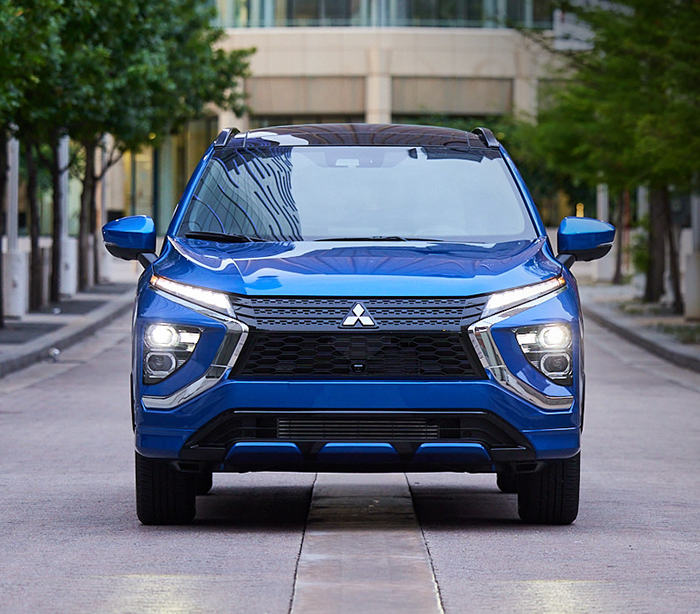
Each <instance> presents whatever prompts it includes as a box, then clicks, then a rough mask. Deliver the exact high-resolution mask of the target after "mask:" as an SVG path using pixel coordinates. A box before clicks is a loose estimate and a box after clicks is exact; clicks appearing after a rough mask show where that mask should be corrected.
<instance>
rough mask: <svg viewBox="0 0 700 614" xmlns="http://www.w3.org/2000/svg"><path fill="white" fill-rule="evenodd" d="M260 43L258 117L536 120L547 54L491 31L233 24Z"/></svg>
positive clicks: (229, 42)
mask: <svg viewBox="0 0 700 614" xmlns="http://www.w3.org/2000/svg"><path fill="white" fill-rule="evenodd" d="M222 46H224V47H225V48H227V49H234V48H248V47H255V48H256V49H257V51H256V53H255V54H254V55H253V57H252V60H251V73H252V77H250V78H249V79H247V81H246V84H245V89H246V92H247V93H248V95H249V101H248V104H249V106H250V107H251V109H252V112H253V115H255V116H263V117H268V116H318V115H329V116H333V115H346V116H347V115H353V116H359V117H364V119H365V121H368V122H390V121H391V119H392V115H430V114H436V115H457V116H460V115H461V116H469V115H499V114H503V113H511V112H515V113H516V114H521V115H525V116H534V115H535V113H536V110H537V91H538V81H539V80H540V79H543V78H546V76H547V70H546V69H547V63H548V60H549V58H548V56H547V54H546V52H545V51H544V50H542V49H541V48H539V47H538V46H537V45H535V44H534V43H532V42H531V41H529V40H528V39H526V38H525V37H523V36H522V35H521V34H520V33H519V32H517V31H516V30H507V29H495V28H494V29H489V28H229V29H227V30H226V39H225V41H224V42H223V45H222Z"/></svg>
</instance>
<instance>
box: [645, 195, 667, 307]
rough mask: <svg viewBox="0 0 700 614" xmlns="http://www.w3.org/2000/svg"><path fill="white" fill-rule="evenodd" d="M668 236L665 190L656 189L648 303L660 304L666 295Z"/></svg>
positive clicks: (652, 199) (651, 216) (651, 199)
mask: <svg viewBox="0 0 700 614" xmlns="http://www.w3.org/2000/svg"><path fill="white" fill-rule="evenodd" d="M666 234H667V233H666V215H665V212H664V190H656V189H654V190H652V191H651V193H650V195H649V269H648V270H647V279H646V286H645V288H644V300H645V302H647V303H656V302H658V301H659V300H660V299H661V297H662V296H663V293H664V270H665V260H666Z"/></svg>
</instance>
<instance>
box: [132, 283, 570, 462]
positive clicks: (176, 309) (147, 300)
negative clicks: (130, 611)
mask: <svg viewBox="0 0 700 614" xmlns="http://www.w3.org/2000/svg"><path fill="white" fill-rule="evenodd" d="M145 295H146V296H145V297H144V296H142V297H141V299H142V300H140V305H139V307H138V310H137V318H136V322H137V324H136V326H135V350H136V351H135V353H134V369H135V371H136V370H137V369H139V366H140V361H141V356H140V355H139V352H138V338H139V335H140V334H141V332H142V329H143V327H144V326H146V325H147V324H148V323H149V322H154V321H158V320H160V319H161V318H162V317H163V316H162V314H163V312H164V311H165V310H164V305H165V306H167V312H168V316H169V318H180V319H186V323H189V324H193V323H196V322H199V325H200V326H201V327H202V328H203V329H204V331H205V332H204V334H209V335H210V340H211V341H213V342H214V343H208V344H206V346H204V345H203V346H202V347H200V348H198V349H197V350H195V354H194V355H193V358H192V359H191V362H190V364H189V365H186V367H185V368H183V369H182V370H181V372H179V373H176V374H175V375H174V376H171V377H170V378H168V379H167V380H165V381H164V383H163V384H162V385H158V386H143V385H141V384H140V383H139V381H138V378H135V380H136V387H135V390H134V398H135V399H137V401H136V403H135V427H136V447H137V450H138V451H139V453H141V454H142V455H144V456H150V457H157V458H169V459H173V460H180V461H183V462H197V463H207V464H209V465H210V466H211V467H213V468H215V469H216V470H230V471H249V470H270V469H283V470H292V471H303V470H323V469H326V470H339V471H340V470H345V469H346V468H349V470H354V471H366V470H409V469H412V470H416V471H419V470H430V469H437V470H445V469H454V470H459V471H493V470H495V469H496V468H497V467H498V466H500V465H502V464H504V463H506V464H507V463H511V464H512V463H532V462H537V461H540V460H546V459H561V458H568V457H571V456H574V455H575V454H576V453H577V452H578V451H579V448H580V424H581V419H580V408H579V405H578V399H577V397H578V395H576V394H574V392H573V391H575V390H578V389H579V385H580V374H579V373H578V369H576V370H575V372H574V373H575V375H574V384H573V386H572V387H562V386H558V385H555V384H553V383H552V382H550V381H549V380H546V378H544V376H542V375H541V374H540V373H539V372H536V371H535V370H534V369H533V368H532V367H530V366H529V365H528V364H527V361H526V360H525V359H524V357H523V356H522V353H521V352H520V351H519V349H518V348H517V346H516V347H513V345H514V344H515V341H514V336H513V334H512V332H511V330H512V329H511V328H509V327H511V326H522V325H523V324H524V323H541V322H548V321H551V319H552V318H554V319H557V320H559V321H565V322H568V323H570V324H572V325H573V328H574V329H575V332H578V329H577V328H576V327H577V326H578V321H577V304H576V300H575V294H573V292H571V293H570V292H560V293H558V294H557V295H552V296H551V297H547V298H545V299H544V300H539V301H537V302H536V303H535V304H533V305H531V306H530V307H528V306H525V307H523V308H519V309H518V310H517V311H516V312H515V313H513V314H512V315H509V316H508V317H499V318H496V319H489V322H487V324H488V330H486V329H484V328H483V327H482V328H481V329H480V330H475V329H473V330H471V331H470V332H472V339H473V340H475V341H476V342H477V343H475V345H477V347H478V341H479V339H474V336H475V334H474V333H475V332H476V333H478V334H477V336H479V337H480V338H481V339H487V341H490V342H491V344H492V346H491V347H485V348H484V347H483V346H482V347H481V348H480V349H482V350H483V349H486V350H487V351H493V350H494V349H495V355H496V358H497V359H498V360H500V363H501V364H499V365H498V369H487V374H488V377H486V378H484V379H472V380H469V381H462V380H449V381H425V380H423V381H409V380H355V381H342V380H308V379H307V380H304V379H296V380H280V379H268V380H264V381H256V380H250V379H249V380H241V379H231V378H230V377H229V375H230V372H231V370H230V366H231V365H232V364H233V362H235V354H234V353H233V352H239V351H240V349H241V345H242V343H241V345H238V346H236V348H234V349H232V354H231V356H228V354H227V356H224V357H223V358H225V360H223V361H222V360H218V361H217V358H218V359H220V358H221V348H222V347H224V346H225V345H226V336H227V334H228V333H229V332H230V329H231V326H232V325H231V322H230V321H229V322H226V321H222V317H221V316H220V315H216V316H214V315H212V314H211V313H207V312H206V310H204V311H203V310H201V309H196V310H195V311H196V312H197V313H195V311H193V308H192V306H189V305H185V304H182V303H181V302H180V301H173V300H171V299H170V297H166V296H162V295H159V294H157V293H155V292H153V291H152V290H150V289H149V290H147V291H146V293H145ZM482 322H483V320H482ZM235 326H236V325H234V328H235ZM207 331H211V332H210V333H207ZM244 334H245V331H244ZM241 337H242V338H243V339H245V337H244V335H243V336H241ZM509 344H510V345H509ZM216 348H219V350H218V351H217V349H216ZM478 349H479V348H478ZM576 352H577V353H578V347H577V348H576ZM503 356H505V357H506V358H505V359H503ZM212 365H217V366H218V367H219V368H218V369H217V371H216V375H217V377H214V378H212V377H210V378H208V381H206V386H205V387H203V388H199V387H198V386H199V384H198V382H201V381H202V373H205V375H206V373H210V372H211V368H212ZM227 367H228V369H227ZM501 367H502V368H501ZM188 369H189V371H188ZM511 378H513V379H515V380H516V381H517V382H523V383H525V384H527V386H526V387H525V388H524V389H525V391H526V392H531V391H532V390H536V391H539V394H524V393H523V388H522V387H520V388H519V387H518V386H513V385H509V383H511V382H512V379H511ZM182 391H188V392H187V394H183V393H182ZM191 391H194V394H190V392H191ZM543 399H544V401H543ZM548 399H555V402H549V401H548ZM321 418H323V419H324V420H326V421H328V422H329V423H332V422H333V421H336V422H339V421H342V420H346V421H347V420H356V421H358V420H359V421H360V422H362V421H365V422H368V421H371V420H376V419H378V420H385V421H386V420H388V421H394V422H397V423H400V422H401V421H404V420H406V419H407V418H414V419H417V420H422V421H423V422H424V423H425V424H428V425H434V423H435V422H436V421H438V422H439V421H440V420H446V421H448V422H449V420H452V421H453V423H452V424H454V421H455V420H456V421H457V424H458V425H459V426H458V427H454V426H451V427H449V428H448V430H447V431H445V433H446V434H442V433H441V434H440V435H439V436H438V437H437V438H435V437H434V436H431V437H423V436H421V434H420V433H418V434H415V436H414V437H402V438H400V439H398V440H397V439H396V438H395V437H393V436H392V434H391V433H389V434H387V435H386V436H385V437H381V436H379V435H376V434H372V433H370V432H369V431H367V432H365V434H364V435H363V434H362V431H360V432H359V433H354V434H353V436H352V437H351V438H349V437H348V436H345V435H344V434H343V433H339V432H336V433H333V434H332V436H324V434H323V433H320V434H319V433H317V434H316V435H314V436H313V437H312V438H311V439H308V438H302V439H299V438H294V437H291V438H290V437H287V438H284V437H280V434H279V432H278V426H279V424H278V422H274V424H272V425H271V423H270V422H269V421H270V420H272V421H279V420H284V419H295V420H301V419H308V420H318V419H321ZM475 418H478V419H480V420H483V419H486V420H487V421H488V422H490V423H491V425H492V426H495V428H496V429H501V431H502V432H503V433H506V434H507V435H508V436H507V437H506V438H505V439H501V440H498V438H496V440H494V439H493V438H489V437H485V436H484V435H483V434H477V435H474V434H473V433H470V432H469V431H470V430H471V429H470V428H469V424H470V421H473V420H474V419H475ZM266 421H267V422H266ZM441 428H442V427H441ZM455 428H457V430H455ZM449 429H452V430H449ZM212 432H214V433H215V434H216V437H215V439H217V438H218V439H217V440H216V441H214V442H212V441H205V440H206V437H205V435H207V436H208V434H210V433H212Z"/></svg>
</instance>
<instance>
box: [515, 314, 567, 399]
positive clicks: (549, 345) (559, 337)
mask: <svg viewBox="0 0 700 614" xmlns="http://www.w3.org/2000/svg"><path fill="white" fill-rule="evenodd" d="M515 338H516V339H517V340H518V345H519V346H520V349H521V350H522V351H523V354H525V357H526V358H527V360H528V361H529V363H530V364H531V365H532V366H533V367H535V369H537V370H538V371H540V373H542V374H544V375H545V376H547V377H548V378H549V379H551V380H553V381H555V382H557V383H558V384H563V385H565V386H568V385H571V383H572V373H573V371H572V361H573V357H572V343H571V328H570V327H569V326H568V324H546V325H543V326H532V327H528V328H519V329H518V330H517V331H515Z"/></svg>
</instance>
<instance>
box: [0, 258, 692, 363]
mask: <svg viewBox="0 0 700 614" xmlns="http://www.w3.org/2000/svg"><path fill="white" fill-rule="evenodd" d="M111 266H112V270H111V279H112V281H111V282H110V283H107V284H100V285H98V286H95V287H94V288H91V289H90V290H89V291H87V292H82V293H79V294H77V295H76V296H74V297H72V298H70V299H67V300H65V301H63V302H61V303H60V305H59V306H58V307H57V308H52V307H49V308H47V309H44V310H42V311H41V312H38V313H32V314H28V315H27V316H25V317H24V318H22V320H21V321H12V320H10V321H8V322H6V328H5V329H0V377H3V376H4V375H7V374H8V373H12V372H13V371H17V370H19V369H22V368H24V367H26V366H28V365H31V364H33V363H36V362H39V361H42V360H51V359H52V354H55V351H56V350H59V351H60V350H62V349H64V348H67V347H69V346H70V345H72V344H74V343H77V342H78V341H80V340H82V339H84V338H85V337H87V336H89V335H91V334H92V333H93V332H95V331H96V330H97V329H99V328H100V327H101V326H103V325H104V324H105V323H107V322H109V321H110V320H112V319H114V318H115V317H117V316H119V315H121V314H122V313H125V312H127V311H129V310H130V309H131V307H132V305H133V302H134V295H135V291H136V282H137V280H138V277H139V275H141V272H142V271H143V269H142V268H141V266H140V265H139V264H137V263H136V262H125V261H123V260H116V259H115V260H113V261H112V263H111ZM580 291H581V300H582V303H583V308H584V313H585V315H586V317H588V318H590V319H591V320H593V321H595V322H598V323H599V324H601V325H602V326H604V327H606V328H608V329H610V330H612V331H613V332H615V333H617V334H618V335H620V336H622V337H624V338H625V339H627V340H629V341H632V342H633V343H636V344H637V345H640V346H641V347H643V348H645V349H647V350H649V351H650V352H652V353H654V354H656V355H657V356H659V357H661V358H664V359H666V360H668V361H670V362H673V363H675V364H677V365H679V366H681V367H685V368H687V369H692V370H694V371H698V372H700V345H697V344H696V345H688V344H683V343H680V342H679V341H677V340H676V338H674V336H673V335H672V334H669V333H664V332H662V330H661V328H662V327H663V326H664V325H670V326H672V327H682V326H687V325H686V324H685V323H684V322H683V320H682V318H680V317H678V316H673V315H671V314H667V313H663V312H661V313H651V312H649V313H644V312H643V311H642V312H640V313H632V314H630V313H629V311H630V309H629V306H630V304H633V302H634V298H635V289H634V287H633V286H631V285H627V286H612V285H606V284H596V285H581V287H580ZM625 305H626V306H627V310H628V313H625V311H624V306H625ZM621 307H622V308H621Z"/></svg>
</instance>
